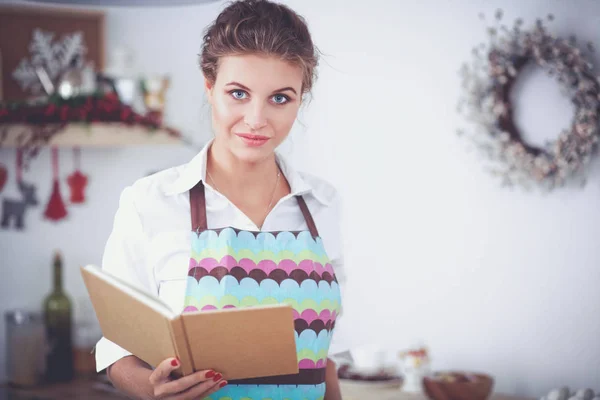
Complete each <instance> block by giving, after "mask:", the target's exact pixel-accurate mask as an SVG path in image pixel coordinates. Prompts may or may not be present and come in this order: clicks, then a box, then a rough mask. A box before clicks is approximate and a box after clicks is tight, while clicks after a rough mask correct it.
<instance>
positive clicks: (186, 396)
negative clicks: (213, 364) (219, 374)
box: [173, 375, 227, 400]
mask: <svg viewBox="0 0 600 400" xmlns="http://www.w3.org/2000/svg"><path fill="white" fill-rule="evenodd" d="M215 377H216V375H215ZM213 379H214V378H213ZM225 385H227V381H224V380H222V379H221V378H220V379H218V380H216V381H215V380H208V381H204V382H202V383H199V384H197V385H196V386H192V387H191V388H189V389H188V390H186V391H185V392H183V393H180V394H178V395H177V396H174V397H173V400H191V399H203V398H205V397H206V396H208V395H210V394H212V393H214V392H216V391H217V390H219V389H221V388H223V387H225Z"/></svg>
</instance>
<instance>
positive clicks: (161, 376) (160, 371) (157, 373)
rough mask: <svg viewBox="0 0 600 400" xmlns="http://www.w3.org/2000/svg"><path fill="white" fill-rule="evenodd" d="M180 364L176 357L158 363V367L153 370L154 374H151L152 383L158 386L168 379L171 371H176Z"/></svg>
mask: <svg viewBox="0 0 600 400" xmlns="http://www.w3.org/2000/svg"><path fill="white" fill-rule="evenodd" d="M179 366H180V363H179V361H178V360H177V359H176V358H167V359H166V360H164V361H163V362H161V363H160V364H158V366H157V367H156V369H155V370H154V371H152V374H150V378H149V379H150V384H151V385H152V386H157V385H159V384H161V383H163V382H166V381H168V380H169V375H170V374H171V372H173V371H175V370H176V369H177V368H179Z"/></svg>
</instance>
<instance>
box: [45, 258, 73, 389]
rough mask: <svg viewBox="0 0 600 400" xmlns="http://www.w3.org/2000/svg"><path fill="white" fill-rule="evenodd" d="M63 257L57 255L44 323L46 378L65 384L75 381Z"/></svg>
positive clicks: (46, 303)
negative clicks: (64, 285) (46, 347)
mask: <svg viewBox="0 0 600 400" xmlns="http://www.w3.org/2000/svg"><path fill="white" fill-rule="evenodd" d="M62 268H63V264H62V257H61V255H60V253H59V252H56V254H55V255H54V287H53V290H52V292H51V293H50V294H49V295H48V296H47V297H46V298H45V300H44V323H45V325H46V338H47V341H48V354H47V356H46V379H47V381H48V382H51V383H52V382H66V381H69V380H71V379H72V378H73V375H74V371H73V344H72V326H71V325H72V307H71V301H70V300H69V298H68V297H67V295H66V293H65V291H64V290H63V286H62Z"/></svg>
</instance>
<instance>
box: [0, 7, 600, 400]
mask: <svg viewBox="0 0 600 400" xmlns="http://www.w3.org/2000/svg"><path fill="white" fill-rule="evenodd" d="M287 3H288V4H290V5H291V6H293V7H294V8H295V9H297V10H298V11H299V12H301V13H302V14H304V15H305V16H306V17H307V19H308V21H309V22H310V26H311V29H312V32H313V35H314V39H315V40H316V42H317V44H318V45H319V47H320V48H321V50H322V51H323V52H324V53H326V54H327V56H326V57H325V58H324V59H323V61H322V67H321V69H320V79H319V81H318V83H317V86H316V88H315V90H314V99H313V101H312V103H311V104H310V107H309V108H307V109H306V110H305V111H304V112H303V114H302V117H301V120H302V122H303V124H304V125H305V127H301V126H298V127H296V129H295V131H294V133H293V145H288V146H287V150H289V151H293V155H294V157H295V158H296V160H297V161H298V163H299V164H300V165H301V166H304V167H305V169H307V170H309V171H312V172H316V173H319V174H321V175H322V176H324V177H325V178H327V179H329V180H331V181H332V182H334V183H335V184H337V186H338V187H339V189H340V191H341V192H342V193H343V195H344V197H345V213H346V214H345V220H344V225H345V245H346V258H347V268H348V269H349V283H348V290H347V296H346V298H345V301H346V309H347V314H346V317H345V321H343V324H341V328H344V329H353V332H352V333H351V334H348V333H346V334H345V338H346V339H348V340H350V342H351V343H353V344H356V345H357V344H362V343H368V342H369V341H374V342H378V343H380V344H381V345H383V346H386V347H389V348H402V347H403V346H406V345H409V344H410V342H411V341H412V340H413V339H414V338H421V339H422V340H424V342H425V343H427V344H428V345H429V346H430V348H431V351H432V354H433V362H434V368H435V369H443V368H463V369H474V370H482V371H487V372H489V373H491V374H493V375H494V376H495V377H496V380H497V383H496V385H497V386H496V388H497V390H498V391H503V392H507V393H516V394H525V395H531V396H539V395H541V394H543V393H545V392H546V391H548V390H550V389H551V388H554V387H557V386H561V385H570V386H571V387H574V388H579V387H590V386H591V387H593V388H595V389H596V390H600V268H598V264H599V262H600V249H599V248H598V246H597V244H596V243H597V237H598V236H599V234H600V214H599V213H598V212H597V204H599V202H600V184H599V183H598V177H599V174H598V171H597V170H598V164H597V163H596V164H595V165H594V167H595V171H594V172H592V174H591V177H590V184H589V185H588V186H587V187H586V188H584V189H582V190H574V189H566V190H559V191H557V192H555V193H552V194H550V195H540V194H535V193H523V192H521V191H511V190H507V189H500V188H499V185H498V184H497V182H495V181H494V180H493V179H492V178H491V177H490V176H488V175H487V174H486V173H485V172H483V171H482V168H481V163H480V162H479V160H478V159H477V157H475V156H474V155H473V153H468V152H467V151H466V150H465V148H466V143H465V142H462V141H460V140H459V139H458V138H457V137H456V135H455V133H454V132H455V130H456V128H457V127H459V126H460V124H461V123H462V120H461V119H460V117H459V116H458V115H457V114H456V112H455V104H456V99H457V97H458V96H459V94H460V92H459V90H460V85H459V78H458V74H457V71H458V68H459V67H460V65H461V63H463V62H465V61H468V60H469V59H470V50H471V48H472V47H473V46H475V45H477V44H478V43H480V42H481V41H483V40H485V31H484V27H483V25H482V23H481V22H480V21H479V19H478V17H477V15H478V13H479V12H480V11H483V12H485V13H486V14H487V15H488V16H489V15H491V14H492V13H493V12H494V11H495V10H496V8H498V7H502V8H503V9H504V11H505V15H506V17H507V18H509V20H510V21H512V20H513V19H514V18H516V17H518V16H520V17H523V18H524V20H525V22H526V23H531V22H532V21H533V20H534V19H535V18H537V17H544V16H545V15H546V14H547V13H550V12H552V13H554V14H555V16H556V21H555V22H554V23H553V27H554V29H555V31H556V32H557V33H559V34H565V35H566V34H570V32H573V33H575V34H577V35H578V36H581V37H583V38H585V39H587V40H594V41H595V42H596V45H597V46H598V47H600V42H598V37H599V35H598V34H599V33H600V5H599V4H598V3H597V2H593V1H586V0H577V1H570V2H559V1H541V0H530V1H527V2H522V1H517V0H510V1H509V0H505V1H499V0H495V1H482V0H479V1H471V0H461V1H458V0H456V1H452V2H449V1H448V2H446V1H434V0H428V1H421V2H413V1H408V0H403V1H392V0H387V1H386V0H373V1H369V2H363V1H354V0H352V1H348V0H328V1H316V0H312V1H306V0H303V1H300V0H290V1H288V2H287ZM218 9H219V5H205V6H197V7H189V8H174V9H154V10H137V9H135V10H133V9H109V10H107V12H108V19H107V23H108V26H107V28H108V29H107V34H108V38H107V45H108V48H109V49H110V48H111V46H114V45H117V44H120V45H129V46H131V47H133V48H134V49H135V50H136V52H137V55H138V61H139V65H140V66H142V67H141V68H143V69H144V70H145V72H148V73H149V72H167V73H169V74H171V75H172V76H173V79H174V80H173V86H172V89H171V91H170V99H169V101H170V103H169V106H170V107H169V110H168V112H169V117H170V118H171V119H172V121H174V122H175V123H177V124H178V125H179V126H181V127H183V128H185V130H186V134H187V135H189V136H190V137H193V138H194V141H195V142H196V143H199V144H201V143H203V141H204V140H205V139H206V138H207V137H208V136H209V133H208V131H207V129H206V114H207V109H206V108H205V107H204V108H203V104H204V103H203V102H204V100H203V96H202V92H201V77H200V74H199V72H198V69H197V67H196V54H197V53H198V51H199V48H200V39H201V32H202V29H203V28H204V26H205V25H206V24H207V23H208V22H209V21H210V20H211V18H213V17H214V16H215V15H216V13H217V10H218ZM596 62H598V60H596ZM599 65H600V64H599ZM557 93H558V90H557V89H556V86H555V85H554V83H553V82H552V81H551V80H549V79H546V78H545V77H544V76H543V75H539V74H538V75H534V76H533V77H532V79H531V82H529V84H528V85H526V86H525V88H524V90H523V96H522V97H520V100H519V104H520V107H521V108H520V109H521V110H526V111H524V112H521V113H520V115H519V116H518V119H519V122H520V124H521V125H522V126H523V127H524V129H525V131H526V134H527V137H529V138H531V139H532V140H534V141H539V142H541V141H542V140H543V139H545V138H552V137H553V136H554V132H558V131H559V130H560V129H561V128H563V127H565V126H567V124H568V123H569V121H570V115H571V114H570V113H571V109H570V108H569V107H568V106H565V104H568V103H566V102H565V100H564V99H561V98H560V96H559V95H558V94H557ZM192 153H193V150H191V149H178V150H176V149H167V148H162V149H160V148H158V149H148V150H146V149H145V150H143V151H141V150H114V151H99V150H95V151H85V152H84V154H83V160H84V168H85V171H86V172H88V173H90V175H91V176H92V179H93V181H92V183H91V186H90V190H89V192H88V193H89V197H90V202H89V203H88V204H87V205H86V206H83V207H81V208H79V209H77V210H73V211H72V215H71V218H70V219H69V221H68V222H62V223H59V224H57V225H52V224H50V223H48V222H44V221H42V220H40V216H41V213H42V207H40V208H38V209H36V210H34V211H32V212H31V213H30V214H29V218H28V220H27V223H28V230H27V231H26V232H24V233H18V234H15V233H12V232H6V231H0V253H1V254H2V272H4V274H5V275H4V278H3V279H2V280H0V282H1V283H0V285H1V286H0V293H2V306H1V307H0V308H1V309H2V310H0V311H3V310H4V309H7V308H10V307H18V306H31V307H33V306H37V305H38V304H39V303H40V301H41V299H42V296H43V295H44V294H45V293H46V292H47V291H48V290H49V287H50V283H49V279H50V258H51V251H52V250H53V249H54V248H60V249H62V250H63V251H64V253H65V257H66V261H67V282H66V285H67V289H68V290H69V292H70V293H72V295H73V296H74V297H80V296H83V295H84V293H85V292H84V289H83V286H82V284H81V282H80V279H79V276H78V271H77V269H76V268H77V266H78V265H79V264H82V263H87V262H99V261H100V257H101V253H102V247H103V245H104V241H105V239H106V236H107V235H108V233H109V231H110V227H111V223H112V216H113V213H114V211H115V208H116V205H117V199H118V194H119V192H120V190H121V188H123V186H125V185H126V184H128V183H129V182H131V181H132V180H133V179H135V178H137V177H138V176H141V175H143V174H145V173H146V172H147V171H149V170H152V169H157V168H163V167H166V166H169V165H173V164H176V163H179V162H183V161H185V160H186V159H187V158H189V157H190V156H191V154H192ZM0 157H1V158H2V161H3V162H5V161H7V162H8V163H11V165H12V157H14V154H13V153H12V152H9V151H6V150H2V151H0ZM49 162H50V161H49V157H48V153H47V152H45V153H43V154H42V156H41V157H40V158H39V159H38V160H37V161H36V163H35V164H34V167H33V169H32V171H31V172H30V173H29V175H28V177H29V178H30V179H33V180H35V182H37V183H38V184H39V193H40V196H42V197H43V198H44V199H47V196H48V195H49V193H50V175H49V170H48V166H49ZM68 168H70V160H69V158H68V157H65V158H64V159H63V170H62V171H63V173H64V174H67V173H68ZM63 190H64V191H66V187H65V186H63ZM2 323H3V322H2ZM2 323H0V328H1V329H2V330H3V329H4V327H3V325H1V324H2ZM2 332H3V331H2ZM339 332H340V334H341V333H342V332H343V330H342V329H340V331H339ZM1 338H2V336H0V341H2V340H1ZM3 349H4V346H3V343H0V358H2V350H3ZM2 368H3V366H0V376H2V375H3V374H2V372H3V369H2Z"/></svg>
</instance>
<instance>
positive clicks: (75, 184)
mask: <svg viewBox="0 0 600 400" xmlns="http://www.w3.org/2000/svg"><path fill="white" fill-rule="evenodd" d="M73 159H74V164H75V171H74V172H73V173H72V174H71V175H69V176H68V177H67V183H68V184H69V188H70V189H71V197H70V200H71V203H75V204H79V203H84V202H85V194H84V191H85V187H86V185H87V183H88V177H87V175H84V174H83V173H81V149H80V148H79V147H76V148H74V149H73Z"/></svg>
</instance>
